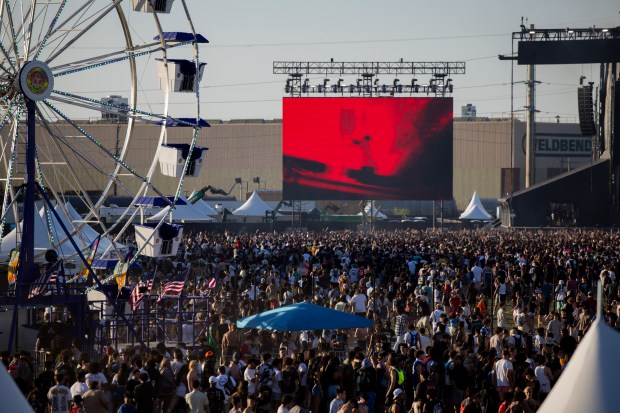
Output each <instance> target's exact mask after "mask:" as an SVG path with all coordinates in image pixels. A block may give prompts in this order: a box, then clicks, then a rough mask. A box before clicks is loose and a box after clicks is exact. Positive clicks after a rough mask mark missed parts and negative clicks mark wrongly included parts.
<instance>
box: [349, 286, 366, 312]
mask: <svg viewBox="0 0 620 413" xmlns="http://www.w3.org/2000/svg"><path fill="white" fill-rule="evenodd" d="M367 301H368V299H367V298H366V296H365V295H364V294H363V293H362V292H361V291H360V290H359V289H357V290H356V292H355V295H354V296H353V297H352V298H351V301H350V303H351V308H352V309H353V312H354V313H355V314H357V315H359V316H362V317H363V316H364V315H365V314H366V302H367Z"/></svg>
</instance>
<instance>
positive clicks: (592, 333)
mask: <svg viewBox="0 0 620 413" xmlns="http://www.w3.org/2000/svg"><path fill="white" fill-rule="evenodd" d="M601 290H602V287H601V286H600V284H599V296H598V301H599V303H601V299H602V297H601V293H600V291H601ZM599 305H600V304H599ZM619 348H620V333H619V332H618V331H616V330H614V329H613V328H611V327H609V326H608V325H607V324H605V323H604V322H603V317H601V311H600V308H599V311H598V315H597V319H596V320H595V321H594V323H592V325H591V326H590V329H589V330H588V332H587V333H586V335H585V336H584V338H583V340H582V341H581V343H579V345H578V346H577V350H575V353H573V356H572V357H571V359H570V360H569V361H568V364H567V365H566V368H565V369H564V372H563V373H562V375H561V376H560V378H559V379H558V381H557V383H556V384H555V386H553V388H552V389H551V393H549V396H547V398H546V399H545V402H544V403H543V405H542V406H541V407H540V409H538V413H558V412H562V413H578V412H579V413H581V412H597V413H612V412H614V413H615V412H618V411H620V392H619V391H618V383H619V382H620V355H619V354H618V349H619Z"/></svg>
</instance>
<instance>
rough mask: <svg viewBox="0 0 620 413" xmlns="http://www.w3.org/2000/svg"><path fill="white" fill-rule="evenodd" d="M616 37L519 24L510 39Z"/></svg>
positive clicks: (617, 32)
mask: <svg viewBox="0 0 620 413" xmlns="http://www.w3.org/2000/svg"><path fill="white" fill-rule="evenodd" d="M618 38H620V27H614V28H608V29H604V28H602V29H599V28H595V27H590V28H588V29H572V28H566V29H529V30H528V29H526V28H525V26H524V25H521V31H520V32H513V33H512V39H513V40H520V41H559V40H605V39H618ZM274 69H275V66H274ZM274 73H275V72H274Z"/></svg>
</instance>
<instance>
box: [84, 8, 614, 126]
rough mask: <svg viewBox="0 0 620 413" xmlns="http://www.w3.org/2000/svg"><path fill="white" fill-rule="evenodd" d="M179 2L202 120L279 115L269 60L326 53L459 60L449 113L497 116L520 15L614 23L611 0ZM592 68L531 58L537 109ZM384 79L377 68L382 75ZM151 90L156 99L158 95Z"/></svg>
mask: <svg viewBox="0 0 620 413" xmlns="http://www.w3.org/2000/svg"><path fill="white" fill-rule="evenodd" d="M187 4H188V6H189V8H190V10H191V11H192V15H193V22H194V25H195V26H196V30H197V31H198V32H199V33H201V34H203V35H204V36H205V37H207V38H208V39H209V40H210V44H209V45H206V46H203V47H201V49H200V53H201V60H203V61H206V62H207V63H208V66H207V68H206V71H205V76H204V78H203V81H202V85H201V90H200V93H201V99H200V100H201V102H202V115H203V117H204V118H211V119H212V118H222V119H231V118H267V119H271V118H280V117H281V98H282V96H283V95H284V91H283V87H284V83H285V80H286V76H284V75H274V74H272V62H273V61H274V60H302V61H305V60H329V59H330V58H334V60H336V61H374V60H377V61H396V60H399V59H400V58H403V59H404V60H406V61H465V62H466V63H467V73H466V74H465V75H455V76H453V79H454V85H455V88H454V94H453V97H454V107H455V114H457V115H458V114H460V106H461V105H464V104H466V103H472V104H474V105H476V106H477V109H478V114H479V115H481V116H500V115H502V113H504V114H506V112H509V111H510V72H511V63H510V62H500V61H499V60H498V59H497V55H498V54H508V53H510V52H511V48H512V41H511V33H512V32H513V31H518V30H519V25H520V23H521V17H522V16H524V17H527V18H528V19H529V20H528V21H529V23H530V24H531V23H533V24H535V25H536V27H538V28H566V27H590V26H593V25H595V26H596V27H615V26H619V25H620V14H619V12H620V2H618V1H617V0H593V1H585V0H553V1H551V0H538V1H531V0H522V1H500V0H480V1H477V0H471V1H468V2H466V1H453V0H448V1H442V2H438V1H413V0H386V1H382V2H379V1H369V0H330V1H326V0H314V1H303V2H302V1H296V0H263V1H257V0H238V1H237V0H229V1H204V0H200V1H192V0H188V1H187ZM182 14H183V9H182V7H181V4H180V1H177V2H176V3H175V4H174V7H173V13H172V14H171V15H170V16H162V25H163V26H164V30H167V31H174V30H186V26H185V25H184V24H183V22H182V21H181V20H180V19H179V16H181V15H182ZM139 27H140V26H138V25H137V26H136V27H134V29H137V30H140V29H139ZM144 37H145V38H148V35H145V36H144ZM515 48H516V43H515ZM154 71H155V69H154V68H153V72H154ZM598 72H599V65H572V66H539V67H538V71H537V78H538V80H539V81H541V82H542V84H541V85H540V86H539V88H538V100H537V107H538V109H539V110H540V111H541V113H540V115H539V116H540V117H549V118H551V117H554V116H556V115H560V116H562V117H572V118H575V117H576V114H577V104H576V99H577V98H576V87H577V85H578V83H579V76H581V75H584V76H587V78H588V80H594V81H597V80H598ZM418 77H422V76H418ZM426 77H428V76H426ZM524 78H525V67H522V66H517V65H516V64H515V80H516V81H523V80H524ZM350 79H351V78H349V80H350ZM392 79H393V76H383V77H380V81H381V82H383V81H385V82H386V83H389V82H391V81H392ZM401 81H402V82H403V83H408V82H409V81H410V78H407V77H404V76H403V77H401ZM420 81H421V82H426V81H428V79H424V78H422V79H420ZM314 83H319V80H318V78H317V79H316V80H315V82H314ZM141 87H143V88H144V89H145V90H146V92H144V93H143V95H144V96H146V97H147V98H148V96H149V93H150V92H149V90H152V88H153V84H150V83H148V82H147V81H146V80H145V81H144V82H143V84H141ZM155 87H156V85H155ZM84 89H86V90H85V91H84V93H85V94H92V95H95V96H97V95H103V94H104V93H103V92H104V90H101V89H97V87H96V86H94V85H89V86H87V87H84ZM111 92H119V91H111ZM514 93H515V101H514V102H515V108H516V109H521V108H522V107H523V106H524V105H525V97H524V96H525V86H524V85H523V84H517V85H516V86H515V89H514ZM150 99H153V102H154V105H153V106H154V107H157V105H156V104H155V103H156V101H157V98H154V97H151V98H150ZM187 102H188V100H187V96H183V97H174V98H173V102H172V105H171V113H173V114H177V115H181V114H182V113H183V111H184V110H185V108H187V109H189V108H190V107H191V106H189V105H188V104H187Z"/></svg>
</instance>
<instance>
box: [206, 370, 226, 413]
mask: <svg viewBox="0 0 620 413" xmlns="http://www.w3.org/2000/svg"><path fill="white" fill-rule="evenodd" d="M216 386H217V379H216V378H215V377H214V376H211V377H209V387H207V389H206V390H205V394H206V395H207V398H208V399H209V412H210V413H223V412H224V397H225V396H224V392H223V391H222V390H220V389H218V388H217V387H216Z"/></svg>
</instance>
